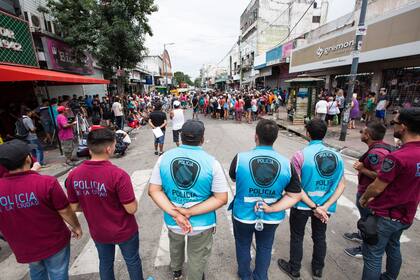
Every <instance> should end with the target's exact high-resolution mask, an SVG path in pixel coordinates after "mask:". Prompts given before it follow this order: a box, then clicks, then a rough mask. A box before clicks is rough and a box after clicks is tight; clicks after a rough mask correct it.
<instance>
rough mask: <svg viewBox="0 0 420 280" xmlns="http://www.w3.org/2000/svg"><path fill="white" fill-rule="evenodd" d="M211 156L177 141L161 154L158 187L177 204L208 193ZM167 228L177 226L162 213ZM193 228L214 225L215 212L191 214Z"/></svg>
mask: <svg viewBox="0 0 420 280" xmlns="http://www.w3.org/2000/svg"><path fill="white" fill-rule="evenodd" d="M214 161H215V159H214V158H213V157H212V156H210V155H209V154H207V153H206V152H205V151H204V150H203V149H202V148H201V147H199V146H187V145H181V146H180V147H178V148H175V149H172V150H169V151H167V152H166V153H164V154H163V156H162V160H161V163H160V176H161V178H162V187H163V191H164V192H165V194H166V196H167V197H168V198H169V200H170V201H171V202H172V203H173V204H174V205H175V206H178V207H183V208H190V207H192V206H194V205H196V204H199V203H201V202H203V201H205V200H207V199H208V198H209V197H210V196H211V195H212V191H211V188H212V181H213V163H214ZM164 219H165V223H166V225H167V226H168V228H173V229H179V227H178V225H177V224H176V222H175V220H174V219H173V218H172V217H171V216H170V215H168V214H167V213H164ZM190 222H191V225H192V227H193V230H205V229H208V228H212V227H214V226H215V225H216V213H215V212H214V211H213V212H209V213H206V214H202V215H198V216H192V217H191V218H190Z"/></svg>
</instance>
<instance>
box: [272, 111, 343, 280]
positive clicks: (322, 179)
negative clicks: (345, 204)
mask: <svg viewBox="0 0 420 280" xmlns="http://www.w3.org/2000/svg"><path fill="white" fill-rule="evenodd" d="M326 133H327V124H326V123H325V121H323V120H321V119H313V120H311V121H310V122H309V123H308V124H307V125H306V136H307V137H308V138H309V139H310V142H309V144H308V146H306V147H305V148H304V149H303V150H302V151H298V152H297V153H296V154H295V155H294V156H293V158H292V164H293V166H294V167H295V169H296V172H297V173H298V174H299V176H300V177H301V182H302V188H303V190H304V192H302V201H300V202H299V203H298V204H296V206H295V207H294V208H292V209H291V211H290V219H289V222H290V260H289V261H285V260H283V259H279V260H278V265H279V267H280V269H281V270H282V271H283V272H285V273H286V274H287V275H289V276H290V277H291V278H292V279H299V278H300V268H301V262H302V255H303V237H304V234H305V227H306V223H307V221H308V219H309V218H311V227H312V240H313V243H314V245H313V255H312V276H313V279H318V278H321V277H322V270H323V268H324V260H325V256H326V253H327V244H326V241H325V232H326V230H327V225H326V222H327V221H328V218H329V216H328V215H330V214H332V213H334V212H335V210H336V206H337V205H336V202H337V200H338V198H339V197H340V196H341V194H342V193H343V191H344V188H345V186H344V176H343V175H344V163H343V159H342V158H341V156H340V154H339V153H337V152H336V151H334V150H332V149H329V148H327V147H326V146H325V145H324V144H323V142H322V140H323V139H324V137H325V134H326Z"/></svg>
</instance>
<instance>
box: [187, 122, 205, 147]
mask: <svg viewBox="0 0 420 280" xmlns="http://www.w3.org/2000/svg"><path fill="white" fill-rule="evenodd" d="M204 130H205V128H204V123H203V122H202V121H197V120H188V121H186V122H185V123H184V125H183V126H182V129H181V136H182V141H185V142H195V141H199V140H201V138H203V136H204Z"/></svg>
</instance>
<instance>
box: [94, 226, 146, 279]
mask: <svg viewBox="0 0 420 280" xmlns="http://www.w3.org/2000/svg"><path fill="white" fill-rule="evenodd" d="M95 245H96V249H97V250H98V255H99V275H100V277H101V280H115V275H114V258H115V245H118V246H119V247H120V249H121V253H122V255H123V258H124V260H125V264H126V265H127V270H128V274H129V275H130V279H131V280H143V269H142V266H141V260H140V254H139V233H138V232H136V233H135V234H134V235H133V237H131V238H130V239H129V240H127V241H125V242H121V243H118V244H104V243H99V242H96V241H95Z"/></svg>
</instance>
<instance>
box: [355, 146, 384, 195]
mask: <svg viewBox="0 0 420 280" xmlns="http://www.w3.org/2000/svg"><path fill="white" fill-rule="evenodd" d="M377 144H385V143H384V142H382V141H378V142H375V143H374V144H372V145H377ZM372 145H371V146H372ZM388 154H389V151H388V150H387V149H384V148H373V149H372V150H370V151H369V153H368V155H367V157H366V158H365V159H364V160H363V165H364V166H365V167H366V168H367V169H368V170H370V171H375V172H376V174H378V173H379V171H380V170H381V165H382V161H383V160H384V158H385V156H386V155H388ZM373 181H374V179H372V178H370V177H368V176H366V175H364V174H362V173H360V172H359V185H358V187H357V192H358V193H359V194H363V193H364V192H365V191H366V189H367V187H368V186H369V185H370V184H371V183H372V182H373Z"/></svg>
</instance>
